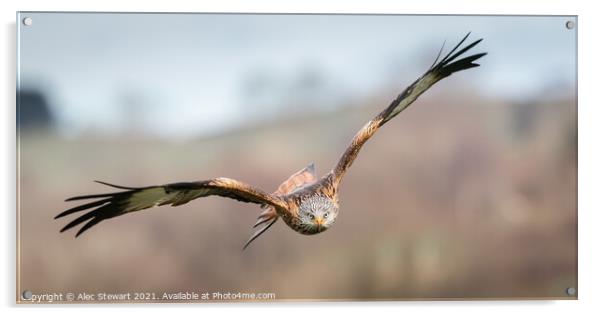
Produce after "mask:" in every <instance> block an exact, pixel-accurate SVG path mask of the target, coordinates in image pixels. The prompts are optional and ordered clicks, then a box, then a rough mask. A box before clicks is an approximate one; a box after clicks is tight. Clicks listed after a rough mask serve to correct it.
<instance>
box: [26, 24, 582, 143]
mask: <svg viewBox="0 0 602 316" xmlns="http://www.w3.org/2000/svg"><path fill="white" fill-rule="evenodd" d="M25 16H28V17H32V18H33V25H31V26H23V25H20V26H19V30H18V31H19V40H20V45H19V58H20V64H19V70H20V78H21V82H20V84H21V86H22V87H23V88H29V87H33V88H37V89H41V90H42V91H43V92H45V93H46V94H47V96H48V98H49V100H50V101H51V105H52V107H53V110H54V112H55V114H56V116H57V119H58V122H59V130H60V132H61V134H62V135H65V136H71V137H76V136H78V135H81V134H82V133H89V132H94V133H99V134H106V135H111V134H115V133H120V132H121V131H123V130H127V129H131V128H132V127H134V128H135V129H136V130H140V131H141V132H143V133H150V134H152V135H156V136H160V137H167V138H171V137H177V138H181V137H183V138H187V137H196V136H198V135H203V134H208V133H217V132H219V131H223V130H227V129H230V128H233V127H236V126H238V125H240V124H244V123H246V122H249V121H252V120H255V119H259V118H260V117H262V116H265V115H266V114H268V115H267V116H268V117H269V114H270V113H280V114H281V113H287V112H294V111H300V110H303V111H320V110H329V109H331V108H333V107H337V106H342V105H345V104H349V103H352V102H353V100H361V99H362V98H367V97H370V96H374V95H378V94H379V93H382V92H384V91H387V92H388V91H390V90H391V88H392V87H395V86H397V85H398V86H399V87H400V89H401V88H403V87H405V85H407V84H409V83H410V82H411V81H413V80H414V79H415V78H416V77H417V76H419V75H420V74H422V72H423V71H424V70H425V69H426V68H427V67H428V66H429V65H430V62H431V61H432V60H433V58H434V57H435V55H436V53H437V51H438V49H439V47H440V45H441V43H442V42H443V41H444V40H446V41H447V47H448V48H449V47H450V46H451V45H453V44H455V42H457V41H458V40H459V39H460V38H461V37H462V36H463V35H464V34H465V33H466V32H467V31H472V32H473V35H472V38H475V39H476V38H480V37H483V38H484V39H485V40H484V41H483V43H481V44H480V45H479V46H478V49H477V50H475V51H487V52H489V55H487V56H486V57H485V58H483V59H482V61H481V64H483V67H480V68H479V69H478V71H473V72H471V73H470V74H469V75H467V74H462V75H458V78H460V76H461V79H457V80H465V81H466V82H470V84H472V85H474V87H475V88H477V89H478V90H477V91H478V92H479V94H481V95H484V96H491V97H496V98H505V99H509V100H511V101H516V102H520V101H521V100H532V99H533V98H538V97H540V95H541V93H542V92H543V91H548V90H549V89H550V87H557V86H564V87H568V88H569V91H572V90H570V89H572V86H573V85H574V84H575V68H576V64H575V63H576V55H575V54H576V45H575V44H576V29H573V30H568V29H567V28H566V27H565V23H566V21H567V20H569V19H574V18H572V17H545V16H540V17H533V16H514V17H512V16H357V15H354V16H352V15H334V16H333V15H238V14H233V15H223V14H100V13H98V14H75V13H24V14H22V15H21V18H23V17H25ZM312 104H313V105H315V106H312ZM300 105H303V106H306V107H307V109H305V108H304V109H298V108H295V107H298V106H300ZM158 125H160V126H161V128H155V127H156V126H158Z"/></svg>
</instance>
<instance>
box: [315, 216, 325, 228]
mask: <svg viewBox="0 0 602 316" xmlns="http://www.w3.org/2000/svg"><path fill="white" fill-rule="evenodd" d="M314 222H315V223H316V225H318V227H321V226H322V224H324V218H323V217H316V219H315V221H314Z"/></svg>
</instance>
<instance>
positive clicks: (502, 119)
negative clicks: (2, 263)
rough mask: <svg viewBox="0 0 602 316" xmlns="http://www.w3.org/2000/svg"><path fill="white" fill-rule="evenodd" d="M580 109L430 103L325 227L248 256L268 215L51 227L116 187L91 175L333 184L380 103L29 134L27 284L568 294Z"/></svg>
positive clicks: (331, 293) (179, 213) (289, 294)
mask: <svg viewBox="0 0 602 316" xmlns="http://www.w3.org/2000/svg"><path fill="white" fill-rule="evenodd" d="M387 103H388V102H387V100H386V99H385V98H383V99H375V100H370V104H387ZM575 103H576V100H548V101H541V102H539V103H533V104H510V103H504V102H497V101H492V100H484V99H480V98H478V97H474V96H466V95H464V96H463V95H456V96H454V97H452V98H448V97H446V98H443V97H441V96H440V95H437V94H434V96H433V97H429V98H427V99H425V100H421V101H420V105H419V106H418V105H417V106H415V107H412V108H410V109H409V110H408V111H407V112H404V113H403V114H402V115H400V116H399V117H398V118H396V119H395V120H393V121H391V123H389V124H388V125H386V126H385V127H384V128H383V129H382V130H380V131H379V132H378V133H377V134H376V136H375V137H374V138H373V139H371V140H370V141H369V142H368V143H367V145H366V146H365V147H364V149H363V150H362V152H361V153H360V155H359V158H358V160H357V161H356V163H355V164H354V166H353V168H352V169H351V170H350V172H349V173H348V174H347V175H346V178H345V179H344V182H343V186H342V189H341V213H340V215H339V218H338V219H337V223H336V224H335V225H334V226H333V227H332V228H331V229H330V230H328V231H326V232H324V233H322V234H318V235H314V236H303V235H300V234H297V233H295V232H293V231H292V230H290V229H289V228H288V227H286V225H285V224H284V223H283V222H282V221H279V222H278V223H276V225H274V226H273V228H272V229H271V230H270V231H269V232H267V233H266V234H265V235H264V236H262V237H260V238H259V239H258V240H257V241H255V242H254V243H253V244H252V245H251V246H250V248H249V249H247V250H246V251H244V252H243V251H241V249H242V246H243V244H244V242H245V241H246V240H247V238H248V237H249V235H250V233H251V232H252V230H251V226H252V224H253V223H254V222H255V217H256V216H257V214H258V212H259V208H258V207H256V206H255V205H251V204H244V203H238V202H236V201H232V200H227V199H222V198H215V197H211V198H206V199H201V200H197V201H193V202H191V203H189V204H188V205H184V206H181V207H177V208H172V207H169V206H164V207H160V208H154V209H152V210H147V211H144V212H139V213H134V214H130V215H126V216H123V217H119V218H115V219H112V220H108V221H105V222H103V223H102V224H100V225H98V226H97V227H95V228H93V229H92V230H90V231H89V232H88V233H86V234H84V235H82V236H80V237H79V238H77V239H75V238H73V236H74V233H75V232H73V231H69V232H66V233H62V234H60V233H59V230H60V229H61V227H62V226H63V225H65V224H66V223H67V222H68V219H66V220H53V217H54V216H55V215H56V214H58V213H59V212H60V211H62V210H64V209H66V208H68V207H71V206H72V205H74V204H72V203H67V202H63V201H64V199H65V198H67V197H70V196H74V195H80V194H88V193H96V192H99V193H100V192H107V191H111V190H112V189H111V188H108V187H103V186H101V185H99V184H96V183H93V182H92V180H104V181H107V182H111V183H116V184H122V185H131V186H143V185H150V184H162V183H169V182H177V181H186V180H200V179H209V178H213V177H217V176H225V177H231V178H235V179H239V180H243V181H246V182H248V183H251V184H254V185H257V186H259V187H261V188H264V189H265V190H267V191H272V190H274V189H275V188H276V187H277V186H278V184H279V183H280V182H281V181H283V180H284V179H286V178H287V177H288V176H289V175H290V174H291V173H293V172H295V171H297V170H298V169H301V168H302V167H304V166H305V165H307V164H309V163H311V162H315V163H316V167H317V170H318V173H320V174H323V173H325V172H327V171H328V170H329V169H330V168H331V167H332V166H333V165H334V163H335V162H336V160H337V159H338V157H339V155H340V154H341V153H342V151H343V150H344V148H345V146H346V145H347V143H348V142H349V140H350V138H351V137H352V135H353V134H354V133H355V132H356V131H357V129H359V128H360V127H361V126H362V125H363V124H364V123H365V122H366V121H367V120H368V119H369V118H371V117H372V116H373V115H374V114H376V113H377V112H378V111H379V110H380V109H381V107H382V106H360V105H357V106H350V107H347V108H345V109H344V110H343V109H339V110H336V111H333V112H330V113H327V114H321V115H316V116H303V117H295V118H283V119H282V120H280V121H278V122H267V123H265V124H263V125H260V126H247V127H243V128H241V129H239V130H236V131H231V132H229V133H227V134H224V135H217V136H214V137H211V138H203V139H197V140H194V141H187V142H179V143H178V142H176V143H174V142H167V141H163V140H156V139H151V138H144V137H139V136H137V135H135V134H124V135H120V136H119V137H115V138H109V139H107V138H101V137H99V136H95V135H94V134H92V133H90V134H89V135H87V136H82V137H79V138H75V139H65V138H61V137H59V136H57V135H56V134H55V133H53V132H51V131H39V130H38V131H22V133H21V138H20V170H19V172H20V177H19V181H20V182H19V183H20V187H19V191H20V200H19V204H20V210H19V211H20V218H21V225H20V236H19V241H20V266H19V277H20V284H19V286H18V290H19V291H23V290H26V289H27V290H31V291H32V292H34V293H42V292H53V291H56V292H91V293H95V292H107V293H119V292H148V291H154V292H157V293H162V292H164V291H199V292H205V291H208V292H214V291H222V292H227V291H230V292H273V293H275V294H276V298H277V299H383V298H384V299H409V298H463V297H471V298H508V297H564V296H565V292H564V291H565V289H566V288H567V287H570V286H573V287H576V285H577V284H576V282H577V256H576V254H577V218H576V216H577V209H576V208H577V179H576V170H577V169H576V168H577V165H576V161H577V160H576V152H577V143H576V134H577V127H576V108H575ZM159 128H160V127H159Z"/></svg>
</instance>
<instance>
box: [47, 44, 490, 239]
mask: <svg viewBox="0 0 602 316" xmlns="http://www.w3.org/2000/svg"><path fill="white" fill-rule="evenodd" d="M469 34H470V33H469ZM469 34H467V35H466V36H465V37H464V38H463V39H462V41H460V43H458V44H457V45H456V46H455V47H454V48H453V49H452V50H451V51H450V52H449V53H448V54H447V55H446V56H445V57H443V59H441V61H439V57H440V55H441V51H442V50H443V47H442V48H441V51H439V55H438V56H437V58H436V59H435V62H434V63H433V65H431V67H430V68H429V69H428V70H427V72H426V73H425V74H424V75H422V76H421V77H420V78H418V79H417V80H416V81H414V83H412V84H411V85H410V86H409V87H407V88H406V89H405V90H404V91H403V92H402V93H401V94H399V95H398V96H397V98H395V100H393V102H391V104H390V105H389V106H388V107H387V108H385V109H384V110H383V111H382V112H381V113H379V114H378V115H377V116H376V117H374V118H373V119H372V120H371V121H369V122H368V123H367V124H366V125H364V127H362V128H361V129H360V130H359V132H357V134H356V135H355V136H354V137H353V139H352V141H351V144H350V145H349V146H348V147H347V149H346V150H345V152H344V153H343V155H342V156H341V158H340V159H339V161H338V163H337V164H336V165H335V167H334V168H333V169H332V170H331V171H330V172H328V173H327V174H325V175H324V176H323V177H321V178H320V179H318V178H317V176H316V173H315V168H314V165H313V164H311V165H309V166H307V167H305V168H303V169H302V170H300V171H298V172H296V173H294V174H293V175H292V176H290V177H289V178H288V179H287V180H286V181H284V182H283V183H282V184H281V185H280V186H279V187H278V189H277V190H276V191H274V193H272V194H268V193H265V192H263V191H262V190H260V189H257V188H255V187H253V186H251V185H248V184H245V183H242V182H240V181H237V180H233V179H227V178H216V179H212V180H205V181H198V182H182V183H172V184H166V185H157V186H148V187H124V186H118V185H113V184H108V183H105V182H100V181H97V182H99V183H102V184H105V185H108V186H111V187H114V188H117V189H121V190H122V191H119V192H115V193H105V194H95V195H85V196H77V197H73V198H70V199H67V201H74V200H88V199H95V201H93V202H90V203H87V204H83V205H79V206H76V207H73V208H71V209H68V210H66V211H64V212H62V213H60V214H59V215H57V216H56V217H55V218H60V217H63V216H66V215H70V214H73V213H76V212H81V211H87V212H86V213H84V214H83V215H81V216H80V217H77V218H76V219H75V220H73V221H72V222H70V223H68V224H67V225H66V226H65V227H64V228H63V229H62V230H61V232H63V231H65V230H67V229H70V228H72V227H74V226H77V225H79V224H82V223H84V222H86V223H85V224H84V225H83V226H82V228H80V230H79V231H78V232H77V234H76V237H77V236H79V235H80V234H82V233H83V232H85V231H86V230H88V229H89V228H91V227H92V226H94V225H96V224H98V223H100V222H101V221H103V220H105V219H109V218H112V217H116V216H120V215H124V214H127V213H132V212H136V211H140V210H144V209H148V208H151V207H155V206H161V205H171V206H178V205H182V204H185V203H188V202H190V201H192V200H194V199H197V198H200V197H205V196H211V195H216V196H222V197H228V198H232V199H236V200H238V201H242V202H247V203H255V204H259V205H261V208H262V211H261V213H260V214H259V217H258V219H257V222H256V223H255V225H254V226H253V227H254V228H256V231H255V232H254V234H253V235H252V236H251V238H250V239H249V240H248V241H247V243H246V244H245V246H244V248H246V247H247V246H248V245H249V244H250V243H251V242H252V241H253V240H255V239H256V238H257V237H259V236H260V235H261V234H263V233H264V232H265V231H266V230H267V229H269V228H270V227H271V226H272V225H273V224H274V223H275V222H276V221H277V220H278V218H282V219H283V221H284V222H285V223H286V224H287V225H288V226H289V227H291V228H292V229H293V230H295V231H297V232H299V233H302V234H316V233H319V232H322V231H324V230H326V229H327V228H329V227H330V226H331V225H332V224H333V223H334V220H335V219H336V217H337V216H338V213H339V196H338V192H339V186H340V183H341V180H342V178H343V176H344V175H345V172H346V171H347V170H349V168H350V167H351V164H352V163H353V161H354V160H355V158H356V157H357V155H358V153H359V151H360V149H361V147H362V145H363V144H364V143H366V141H367V140H368V139H370V137H372V135H374V133H376V131H377V130H378V129H379V128H380V127H381V126H383V125H384V124H385V123H387V122H388V121H390V120H391V119H392V118H393V117H395V116H396V115H397V114H399V113H400V112H401V111H403V110H404V109H406V108H407V107H408V106H409V105H410V104H411V103H412V102H414V101H415V100H416V98H418V96H420V95H421V94H422V93H423V92H424V91H426V90H428V89H429V88H430V87H431V86H432V85H433V84H435V83H436V82H438V81H439V80H441V79H443V78H445V77H448V76H449V75H451V74H452V73H455V72H458V71H461V70H465V69H469V68H473V67H477V66H479V65H478V64H476V63H474V61H476V60H477V59H479V58H481V57H483V56H484V55H485V54H486V53H480V54H475V55H470V56H468V57H464V58H461V59H457V58H458V57H460V56H461V55H462V54H464V53H465V52H466V51H468V50H469V49H471V48H472V47H474V46H475V45H477V44H478V43H479V42H480V41H481V40H480V39H479V40H477V41H475V42H473V43H471V44H469V45H467V46H465V47H463V48H461V49H459V48H460V46H461V45H462V43H464V41H465V40H466V38H468V35H469Z"/></svg>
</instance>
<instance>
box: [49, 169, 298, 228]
mask: <svg viewBox="0 0 602 316" xmlns="http://www.w3.org/2000/svg"><path fill="white" fill-rule="evenodd" d="M97 182H99V183H102V184H105V185H108V186H111V187H115V188H119V189H124V190H125V191H120V192H115V193H104V194H94V195H83V196H76V197H73V198H70V199H67V201H75V200H85V199H100V200H98V201H93V202H89V203H85V204H82V205H79V206H76V207H73V208H70V209H68V210H66V211H64V212H62V213H60V214H58V215H57V216H56V217H55V219H57V218H61V217H64V216H67V215H70V214H73V213H77V212H81V211H88V212H87V213H84V214H83V215H81V216H79V217H77V218H75V219H74V220H73V221H71V222H70V223H68V224H67V225H66V226H65V227H63V229H62V230H61V232H63V231H65V230H68V229H70V228H73V227H75V226H77V225H79V224H81V223H83V222H86V221H88V222H87V223H86V224H85V225H84V226H83V227H82V228H81V229H80V230H79V231H78V233H77V234H76V237H77V236H79V235H80V234H82V233H83V232H85V231H86V230H88V229H90V228H91V227H93V226H95V225H96V224H98V223H100V222H101V221H103V220H105V219H109V218H112V217H116V216H120V215H124V214H127V213H131V212H136V211H140V210H144V209H148V208H152V207H155V206H161V205H171V206H178V205H182V204H186V203H188V202H190V201H192V200H194V199H197V198H201V197H206V196H212V195H213V196H221V197H227V198H232V199H235V200H238V201H242V202H247V203H255V204H260V205H269V206H271V207H275V208H286V207H287V206H286V203H285V202H284V201H282V200H281V199H280V198H279V197H277V196H273V195H270V194H267V193H264V192H263V191H261V190H259V189H257V188H254V187H252V186H250V185H248V184H245V183H242V182H240V181H237V180H233V179H228V178H216V179H212V180H206V181H198V182H180V183H172V184H166V185H158V186H150V187H141V188H133V187H124V186H117V185H112V184H108V183H104V182H100V181H97Z"/></svg>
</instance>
